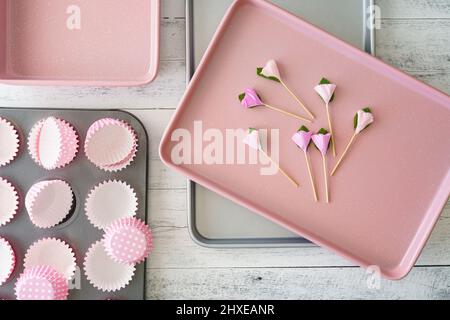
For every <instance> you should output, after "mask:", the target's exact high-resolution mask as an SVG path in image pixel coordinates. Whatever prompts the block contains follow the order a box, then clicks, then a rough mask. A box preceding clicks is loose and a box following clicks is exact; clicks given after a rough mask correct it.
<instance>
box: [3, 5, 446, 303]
mask: <svg viewBox="0 0 450 320" xmlns="http://www.w3.org/2000/svg"><path fill="white" fill-rule="evenodd" d="M161 1H162V3H163V12H162V15H163V18H162V21H161V23H162V30H161V45H162V48H161V67H160V71H159V75H158V77H157V79H156V80H155V81H154V82H153V83H151V84H149V85H148V86H145V87H138V88H69V87H64V88H52V87H44V88H42V87H14V86H4V85H1V86H0V106H5V107H27V106H28V107H30V106H32V107H33V106H35V107H58V108H59V107H62V108H71V107H76V108H122V109H127V110H129V111H130V112H132V113H134V114H135V115H136V116H138V117H139V118H140V119H141V120H142V121H143V122H144V124H145V126H146V127H147V130H148V132H149V135H150V149H151V152H150V155H151V156H150V163H149V165H150V185H149V190H148V192H149V201H150V211H149V216H150V221H149V222H150V224H151V226H152V228H153V231H154V235H155V239H154V244H155V249H154V251H153V253H152V254H151V257H150V259H149V262H148V290H147V297H148V298H149V299H165V298H173V299H181V298H192V299H204V298H221V299H237V298H242V299H272V298H275V299H284V298H287V299H298V298H300V299H309V298H336V299H341V298H376V299H378V298H389V299H400V298H447V299H449V298H450V235H449V233H450V203H449V204H447V206H446V208H445V210H444V212H443V214H442V217H441V219H440V220H439V222H438V224H437V226H436V228H435V230H434V232H433V235H432V237H431V239H430V241H429V242H428V244H427V246H426V248H425V250H424V252H423V254H422V256H421V257H420V259H419V261H418V263H417V266H416V267H415V268H414V269H413V270H412V272H411V273H410V274H409V275H408V277H406V278H405V279H403V280H401V281H398V282H391V281H381V283H380V284H379V288H378V289H376V288H375V289H374V288H369V287H368V286H367V275H366V273H365V272H364V270H362V269H360V268H358V267H355V266H354V265H352V264H350V263H348V262H347V261H346V260H344V259H341V258H340V257H337V256H335V255H334V254H332V253H330V252H328V251H326V250H324V249H321V248H319V247H316V246H313V245H311V246H309V247H306V248H301V249H206V248H202V247H199V246H197V245H196V244H194V243H193V242H192V241H191V239H190V238H189V234H188V230H187V220H186V180H185V179H184V178H183V177H182V176H179V175H177V174H175V173H173V172H171V171H170V170H169V169H167V168H165V167H164V166H163V165H162V163H161V162H160V160H159V158H158V152H157V149H158V144H159V141H160V138H161V135H162V132H163V130H164V128H165V126H166V125H167V123H168V121H169V119H170V116H171V114H172V113H173V111H174V109H175V108H176V106H177V103H178V101H179V100H180V97H181V95H182V94H183V91H184V89H185V20H184V1H183V0H161ZM330 1H331V0H330ZM376 2H377V4H378V5H379V6H380V8H381V14H382V27H381V30H378V31H377V33H376V35H377V41H376V44H377V55H378V56H379V57H380V58H381V59H383V60H385V61H387V62H388V63H390V64H392V65H394V66H396V67H398V68H400V69H402V70H404V71H406V72H408V73H409V74H411V75H413V76H415V77H417V78H419V79H421V80H423V81H425V82H427V83H429V84H431V85H433V86H435V87H437V88H439V89H441V90H443V91H445V92H446V93H448V94H450V0H395V1H393V0H378V1H376Z"/></svg>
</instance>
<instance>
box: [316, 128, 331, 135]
mask: <svg viewBox="0 0 450 320" xmlns="http://www.w3.org/2000/svg"><path fill="white" fill-rule="evenodd" d="M317 133H318V134H328V131H327V130H326V129H324V128H321V129H320V130H319V131H318V132H317Z"/></svg>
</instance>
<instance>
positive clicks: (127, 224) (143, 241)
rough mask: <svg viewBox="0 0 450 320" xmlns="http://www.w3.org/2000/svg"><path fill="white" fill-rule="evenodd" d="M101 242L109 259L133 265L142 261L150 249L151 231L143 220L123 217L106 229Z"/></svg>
mask: <svg viewBox="0 0 450 320" xmlns="http://www.w3.org/2000/svg"><path fill="white" fill-rule="evenodd" d="M103 244H104V246H105V249H106V252H107V253H108V255H109V256H110V257H111V259H113V260H114V261H117V262H119V263H124V264H130V265H134V264H138V263H141V262H143V261H144V260H145V259H146V258H147V256H148V255H149V253H150V251H151V250H152V245H153V243H152V233H151V231H150V229H149V228H148V227H147V225H146V224H145V223H144V222H143V221H141V220H139V219H136V218H123V219H120V220H117V221H115V222H113V223H112V224H111V225H110V226H109V227H108V228H107V229H106V231H105V236H104V239H103Z"/></svg>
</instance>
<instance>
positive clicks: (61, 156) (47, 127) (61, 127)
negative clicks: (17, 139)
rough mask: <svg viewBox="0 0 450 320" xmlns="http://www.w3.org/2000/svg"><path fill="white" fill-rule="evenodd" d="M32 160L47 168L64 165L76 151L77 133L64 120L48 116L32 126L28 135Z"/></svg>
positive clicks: (71, 158) (57, 167)
mask: <svg viewBox="0 0 450 320" xmlns="http://www.w3.org/2000/svg"><path fill="white" fill-rule="evenodd" d="M28 150H29V153H30V155H31V157H32V158H33V160H34V161H35V162H36V163H37V164H38V165H40V166H42V167H44V168H45V169H47V170H54V169H59V168H62V167H65V166H66V165H68V164H69V163H70V162H72V161H73V159H75V156H76V154H77V152H78V135H77V133H76V131H75V129H74V128H73V126H72V125H71V124H69V123H68V122H67V121H65V120H61V119H57V118H54V117H49V118H47V119H44V120H41V121H39V122H38V123H37V124H35V125H34V126H33V128H32V129H31V131H30V134H29V136H28Z"/></svg>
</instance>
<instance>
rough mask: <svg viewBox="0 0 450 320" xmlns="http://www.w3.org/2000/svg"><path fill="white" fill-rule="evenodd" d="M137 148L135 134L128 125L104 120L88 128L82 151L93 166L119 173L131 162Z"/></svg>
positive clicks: (120, 121) (110, 119)
mask: <svg viewBox="0 0 450 320" xmlns="http://www.w3.org/2000/svg"><path fill="white" fill-rule="evenodd" d="M137 146H138V139H137V134H136V132H135V131H134V129H133V128H132V127H131V126H130V125H129V124H128V123H126V122H125V121H122V120H117V119H112V118H104V119H100V120H97V121H96V122H94V123H93V124H92V125H91V126H90V127H89V129H88V132H87V135H86V140H85V144H84V150H85V153H86V156H87V158H88V159H89V160H90V161H91V162H92V163H93V164H94V165H95V166H97V167H98V168H100V169H102V170H105V171H110V172H113V171H120V170H122V169H124V168H126V167H127V166H128V165H130V164H131V163H132V162H133V159H134V157H135V156H136V152H137Z"/></svg>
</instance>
